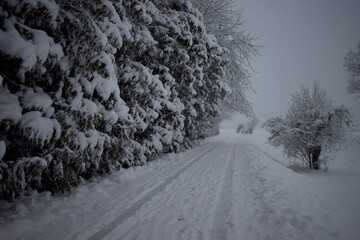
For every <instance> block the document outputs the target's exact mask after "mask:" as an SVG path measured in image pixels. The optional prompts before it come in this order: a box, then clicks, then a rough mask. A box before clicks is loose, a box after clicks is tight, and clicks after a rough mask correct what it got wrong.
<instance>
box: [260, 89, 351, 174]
mask: <svg viewBox="0 0 360 240" xmlns="http://www.w3.org/2000/svg"><path fill="white" fill-rule="evenodd" d="M263 126H264V127H265V128H266V130H267V131H268V132H269V133H270V134H271V135H270V137H269V138H268V142H269V143H270V144H272V145H274V146H282V147H283V150H284V154H286V155H287V156H288V157H294V158H297V159H299V160H302V161H304V162H305V163H306V164H307V165H308V166H309V168H310V169H311V168H315V169H319V157H320V154H321V153H327V152H331V151H332V150H334V149H336V147H337V146H338V145H339V144H340V143H341V140H342V139H343V137H344V136H345V133H346V130H347V128H350V127H351V126H352V120H351V114H350V112H349V110H348V109H347V108H345V107H344V106H340V107H334V106H333V102H332V100H331V99H329V98H328V97H327V96H326V92H325V91H323V90H321V89H320V87H319V85H318V84H316V83H315V84H314V86H313V89H310V88H308V87H302V88H301V89H300V91H299V92H296V93H295V94H293V95H292V102H291V103H290V106H289V109H288V111H287V113H286V115H285V117H284V118H282V117H276V118H270V119H269V120H267V121H266V122H265V123H264V125H263ZM323 160H326V159H323Z"/></svg>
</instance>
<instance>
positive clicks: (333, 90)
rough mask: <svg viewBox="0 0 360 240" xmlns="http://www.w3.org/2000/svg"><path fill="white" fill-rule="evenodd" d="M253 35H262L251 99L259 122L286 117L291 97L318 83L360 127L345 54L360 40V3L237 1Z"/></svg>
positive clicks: (358, 103)
mask: <svg viewBox="0 0 360 240" xmlns="http://www.w3.org/2000/svg"><path fill="white" fill-rule="evenodd" d="M238 6H239V7H240V8H244V12H243V13H244V16H245V18H246V20H247V22H248V24H247V25H248V28H249V31H251V32H252V33H253V34H255V35H258V36H261V40H259V41H258V43H260V44H262V45H265V47H264V48H263V49H262V50H261V54H262V55H263V56H259V57H257V58H256V59H254V62H253V67H254V69H255V71H256V73H254V74H253V76H252V83H253V87H254V89H255V90H256V91H257V94H256V95H255V94H251V93H249V97H250V100H251V101H252V102H253V103H254V109H255V111H256V113H257V115H258V117H259V119H260V121H261V122H264V121H265V120H266V119H268V118H270V117H274V116H279V115H281V114H283V113H285V111H286V109H287V106H288V102H289V101H290V100H291V94H292V93H293V92H294V91H296V90H297V89H299V88H300V86H301V85H303V84H305V85H306V84H311V83H312V82H313V81H318V82H319V84H320V86H321V87H322V88H324V89H326V90H327V92H328V96H329V97H331V98H333V99H334V101H335V104H337V105H340V104H344V105H345V106H347V107H348V108H350V109H351V110H352V112H353V114H354V117H355V121H356V122H357V123H358V124H359V123H360V99H356V98H355V96H354V95H350V94H348V93H347V89H346V87H347V80H348V74H347V72H346V70H345V68H344V67H343V64H344V56H345V55H346V53H347V52H348V51H349V49H355V47H356V46H357V43H358V42H360V0H238Z"/></svg>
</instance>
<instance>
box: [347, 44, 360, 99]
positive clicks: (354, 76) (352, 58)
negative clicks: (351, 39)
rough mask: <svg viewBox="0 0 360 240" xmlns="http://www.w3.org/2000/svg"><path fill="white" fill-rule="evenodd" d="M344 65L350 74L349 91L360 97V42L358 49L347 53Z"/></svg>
mask: <svg viewBox="0 0 360 240" xmlns="http://www.w3.org/2000/svg"><path fill="white" fill-rule="evenodd" d="M344 66H345V67H346V69H347V71H348V72H349V74H350V78H349V85H348V90H349V92H350V93H352V94H356V95H357V96H358V97H360V43H359V44H358V46H357V51H355V52H353V51H352V50H350V51H349V52H348V53H347V55H346V57H345V64H344Z"/></svg>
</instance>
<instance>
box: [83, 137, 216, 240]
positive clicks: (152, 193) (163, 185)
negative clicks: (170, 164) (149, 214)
mask: <svg viewBox="0 0 360 240" xmlns="http://www.w3.org/2000/svg"><path fill="white" fill-rule="evenodd" d="M219 146H220V144H217V145H216V146H215V147H211V148H209V149H207V150H206V151H204V152H202V153H201V154H199V155H198V156H196V157H195V158H194V159H193V160H192V161H191V162H190V163H188V164H187V165H185V166H184V167H182V168H181V169H180V170H178V171H176V172H175V173H174V174H173V175H171V176H169V177H167V178H166V179H165V180H164V181H163V182H162V183H161V184H160V185H158V186H157V187H155V188H153V189H152V190H150V191H149V192H148V193H147V194H146V195H145V196H144V197H142V198H141V199H140V200H138V201H137V202H135V203H133V204H132V205H131V206H130V207H128V208H127V209H126V210H124V212H122V213H121V214H120V215H119V216H117V217H116V218H115V219H114V220H112V221H111V222H110V223H108V224H107V225H105V226H104V227H103V228H102V229H100V230H99V231H98V232H96V233H95V234H94V235H92V236H91V237H89V238H88V239H90V240H98V239H103V238H104V237H105V236H106V235H108V234H109V233H110V232H111V231H112V230H113V229H115V228H116V227H117V226H118V225H120V224H122V223H123V222H124V221H125V220H126V219H127V218H129V217H131V216H132V215H134V214H135V212H136V211H137V210H138V209H140V208H141V207H142V206H143V205H144V204H145V203H146V202H147V201H150V200H151V199H152V198H153V197H154V196H155V195H157V194H159V193H161V192H162V191H164V190H165V188H166V186H167V185H169V184H171V183H172V182H173V181H174V180H175V179H177V178H178V177H179V176H180V174H182V173H183V172H184V171H186V170H187V169H188V168H190V167H191V166H192V165H193V164H194V163H195V162H197V161H198V160H200V159H201V158H202V157H203V156H205V155H207V154H208V153H210V152H212V151H214V150H215V149H217V148H218V147H219Z"/></svg>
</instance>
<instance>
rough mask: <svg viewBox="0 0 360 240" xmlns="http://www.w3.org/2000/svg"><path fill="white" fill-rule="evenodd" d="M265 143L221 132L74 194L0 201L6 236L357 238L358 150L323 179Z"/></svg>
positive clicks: (1, 235) (0, 230)
mask: <svg viewBox="0 0 360 240" xmlns="http://www.w3.org/2000/svg"><path fill="white" fill-rule="evenodd" d="M264 141H265V140H264V134H263V133H256V132H255V134H254V135H240V134H236V133H235V131H234V130H223V131H222V133H221V134H220V135H219V136H216V137H213V138H209V139H207V140H206V141H204V142H203V143H201V144H200V145H199V146H197V147H195V148H194V149H192V150H190V151H187V152H185V153H182V154H168V155H165V156H163V157H161V158H160V159H159V160H157V161H153V162H151V163H149V164H147V165H145V166H143V167H138V168H132V169H127V170H124V171H120V172H119V173H115V174H113V175H111V176H110V177H107V178H105V179H104V178H103V179H94V180H93V182H90V183H87V184H85V185H84V186H81V187H79V188H78V189H76V190H75V191H74V192H73V194H72V195H70V196H65V197H64V196H58V197H55V198H54V197H51V198H50V197H49V194H48V193H42V194H36V195H34V196H32V197H29V198H28V199H21V200H18V201H16V203H11V204H10V203H5V202H0V207H1V208H0V210H1V212H2V214H1V217H0V239H121V240H123V239H146V240H151V239H154V240H159V239H166V240H169V239H184V240H185V239H186V240H189V239H213V240H222V239H358V238H359V237H360V229H359V226H360V207H359V203H360V190H359V189H360V172H359V170H360V168H359V166H360V164H359V159H357V158H358V156H357V157H353V156H356V155H355V154H358V153H359V152H360V150H359V147H358V146H359V145H358V143H354V144H352V142H350V143H349V144H348V145H346V146H345V147H347V150H346V151H344V152H342V153H341V154H342V155H341V154H340V155H339V156H340V157H342V158H346V159H344V161H347V162H348V163H349V164H350V165H351V164H352V165H351V166H350V165H349V164H348V165H346V164H341V165H340V164H339V165H336V166H334V168H335V169H338V170H334V171H332V170H331V169H332V168H330V170H329V172H327V173H323V172H321V173H319V172H306V171H304V172H294V171H293V170H291V169H289V168H288V167H286V163H287V162H284V161H283V160H282V159H283V157H282V156H281V155H280V154H279V152H278V151H277V150H274V149H273V148H271V147H269V146H267V145H265V144H264ZM350 150H351V151H350ZM349 151H350V152H351V153H352V154H351V153H349ZM354 166H356V167H354Z"/></svg>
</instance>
